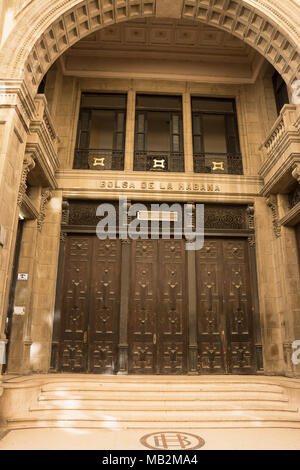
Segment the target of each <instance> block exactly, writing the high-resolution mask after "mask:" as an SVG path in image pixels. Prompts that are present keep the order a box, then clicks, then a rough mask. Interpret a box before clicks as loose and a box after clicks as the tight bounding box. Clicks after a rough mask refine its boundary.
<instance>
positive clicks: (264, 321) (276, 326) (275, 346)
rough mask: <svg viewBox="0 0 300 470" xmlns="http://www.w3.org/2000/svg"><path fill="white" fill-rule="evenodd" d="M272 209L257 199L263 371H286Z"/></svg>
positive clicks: (257, 243) (275, 372) (256, 216)
mask: <svg viewBox="0 0 300 470" xmlns="http://www.w3.org/2000/svg"><path fill="white" fill-rule="evenodd" d="M271 217H272V212H271V211H270V209H269V208H268V207H267V204H266V202H265V201H264V200H263V199H261V198H256V200H255V227H256V231H255V242H256V262H257V266H258V270H257V276H258V293H259V305H260V319H261V331H262V343H263V362H264V373H265V374H266V375H284V373H285V362H284V354H283V332H282V324H283V312H282V311H281V305H280V297H281V285H280V279H279V276H278V269H280V268H279V267H278V264H277V249H276V241H275V240H276V237H275V233H274V227H273V225H272V218H271Z"/></svg>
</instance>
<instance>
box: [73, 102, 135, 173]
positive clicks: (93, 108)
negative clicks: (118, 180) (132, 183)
mask: <svg viewBox="0 0 300 470" xmlns="http://www.w3.org/2000/svg"><path fill="white" fill-rule="evenodd" d="M126 100H127V96H126V95H125V94H110V93H83V94H82V96H81V103H80V114H79V122H78V130H77V141H76V148H75V156H74V166H73V168H74V169H90V170H123V169H124V152H125V126H126Z"/></svg>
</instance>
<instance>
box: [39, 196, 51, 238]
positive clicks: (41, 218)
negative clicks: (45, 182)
mask: <svg viewBox="0 0 300 470" xmlns="http://www.w3.org/2000/svg"><path fill="white" fill-rule="evenodd" d="M51 197H52V192H51V190H50V189H49V188H45V189H44V190H43V191H42V197H41V205H40V213H39V216H38V220H37V227H38V230H39V231H41V230H42V227H43V222H44V220H45V217H46V206H47V204H48V202H49V201H50V199H51Z"/></svg>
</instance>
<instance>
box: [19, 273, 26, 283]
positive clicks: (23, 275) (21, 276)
mask: <svg viewBox="0 0 300 470" xmlns="http://www.w3.org/2000/svg"><path fill="white" fill-rule="evenodd" d="M18 281H28V274H27V273H18Z"/></svg>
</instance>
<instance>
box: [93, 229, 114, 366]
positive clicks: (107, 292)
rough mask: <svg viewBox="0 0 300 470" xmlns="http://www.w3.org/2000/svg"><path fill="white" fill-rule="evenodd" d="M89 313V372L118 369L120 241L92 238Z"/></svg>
mask: <svg viewBox="0 0 300 470" xmlns="http://www.w3.org/2000/svg"><path fill="white" fill-rule="evenodd" d="M93 245H94V246H93V248H94V250H93V259H92V263H91V290H90V316H89V326H88V344H89V372H92V373H111V374H112V373H114V371H116V370H117V364H116V359H117V352H118V351H117V347H118V339H119V312H120V260H121V254H120V241H119V240H99V239H98V238H97V237H94V239H93Z"/></svg>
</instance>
